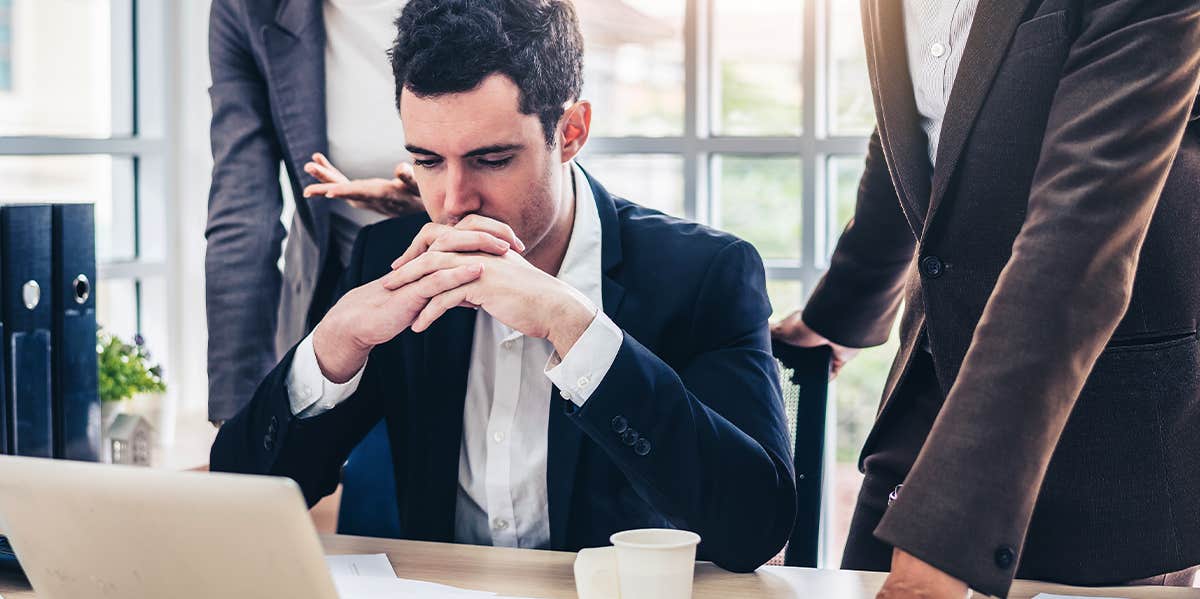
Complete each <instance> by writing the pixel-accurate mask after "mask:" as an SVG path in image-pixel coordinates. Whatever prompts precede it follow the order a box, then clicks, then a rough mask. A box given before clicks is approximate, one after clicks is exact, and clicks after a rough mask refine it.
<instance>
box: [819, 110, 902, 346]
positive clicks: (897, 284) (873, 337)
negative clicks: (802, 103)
mask: <svg viewBox="0 0 1200 599" xmlns="http://www.w3.org/2000/svg"><path fill="white" fill-rule="evenodd" d="M916 245H917V240H916V237H915V236H914V235H913V231H912V229H911V228H910V227H909V225H908V221H907V220H905V218H904V212H903V210H902V209H901V206H900V200H899V199H898V198H897V196H896V188H895V186H894V185H893V182H892V178H891V175H890V174H889V172H888V167H887V164H886V163H885V162H884V157H883V148H882V147H881V145H880V142H879V131H878V129H876V131H875V132H874V133H873V134H872V135H871V141H870V144H869V145H868V147H867V164H866V170H864V171H863V176H862V180H861V182H860V183H859V186H858V201H857V203H856V205H855V208H854V218H853V219H852V220H851V221H850V224H848V225H847V226H846V230H845V231H844V232H843V233H842V236H841V238H840V239H839V240H838V244H837V248H836V249H835V250H834V252H833V258H832V259H831V260H830V264H829V270H828V272H826V273H825V276H824V277H822V278H821V282H820V283H818V284H817V287H816V289H814V290H813V293H812V296H811V297H810V298H809V300H808V303H807V304H806V306H805V308H804V314H803V317H804V323H805V324H807V325H808V326H809V327H811V328H812V329H813V330H814V331H816V332H817V333H819V334H821V335H822V336H823V337H825V338H826V339H829V340H830V341H833V342H834V343H837V344H838V345H845V346H847V347H870V346H873V345H880V344H882V343H883V342H885V341H887V338H888V333H889V332H891V330H892V323H893V322H894V321H895V320H896V311H897V310H898V309H899V308H900V299H901V296H902V292H903V290H904V279H905V276H904V275H905V273H906V272H907V271H908V267H909V265H910V264H911V263H912V259H913V252H915V251H916Z"/></svg>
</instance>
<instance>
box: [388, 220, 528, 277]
mask: <svg viewBox="0 0 1200 599" xmlns="http://www.w3.org/2000/svg"><path fill="white" fill-rule="evenodd" d="M509 248H512V249H513V250H516V252H517V253H519V254H522V253H525V244H524V243H522V242H521V240H520V239H518V238H517V234H516V233H514V232H513V230H512V228H511V227H509V226H508V225H506V224H504V223H502V222H500V221H498V220H495V219H492V218H488V217H486V216H480V215H478V214H468V215H467V216H466V217H464V218H463V219H462V220H460V221H459V222H458V223H456V224H455V225H454V226H450V225H443V224H438V223H428V224H426V225H425V226H424V227H421V230H420V231H418V232H417V236H416V237H414V238H413V240H412V243H410V244H409V246H408V249H407V250H405V251H404V253H403V254H401V255H400V257H399V258H396V259H395V260H393V261H392V270H396V269H397V268H400V267H401V266H404V265H405V264H408V263H409V262H410V261H412V260H413V259H414V258H416V257H417V256H420V255H421V254H424V253H425V252H427V251H430V250H433V251H442V252H487V253H489V254H495V255H497V256H503V255H504V253H505V252H507V251H508V250H509Z"/></svg>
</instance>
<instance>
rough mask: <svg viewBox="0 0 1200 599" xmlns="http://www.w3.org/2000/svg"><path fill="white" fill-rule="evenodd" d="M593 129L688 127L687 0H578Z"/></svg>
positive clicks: (610, 133) (607, 133) (622, 132)
mask: <svg viewBox="0 0 1200 599" xmlns="http://www.w3.org/2000/svg"><path fill="white" fill-rule="evenodd" d="M575 8H576V11H577V12H578V13H579V21H580V25H581V26H582V28H583V38H584V44H585V45H586V50H585V53H584V76H583V81H584V85H583V96H584V97H585V98H587V99H589V100H591V101H592V105H593V107H594V114H593V119H592V127H593V128H592V135H596V136H602V137H619V136H630V135H633V136H651V137H662V136H671V135H680V134H682V133H683V96H684V88H683V77H684V68H683V13H684V2H683V1H682V0H576V1H575Z"/></svg>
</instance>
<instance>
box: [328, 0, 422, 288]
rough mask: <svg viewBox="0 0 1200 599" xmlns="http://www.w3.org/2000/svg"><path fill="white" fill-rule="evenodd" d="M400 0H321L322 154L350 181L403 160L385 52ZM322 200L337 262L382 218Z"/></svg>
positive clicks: (386, 172)
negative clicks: (325, 151) (324, 147)
mask: <svg viewBox="0 0 1200 599" xmlns="http://www.w3.org/2000/svg"><path fill="white" fill-rule="evenodd" d="M405 3H406V2H405V0H324V2H323V3H322V6H321V9H322V16H323V18H324V20H325V125H326V126H325V129H326V137H327V139H328V142H329V159H330V161H332V162H333V165H334V166H336V167H337V168H338V170H340V171H342V173H343V174H345V175H346V176H347V177H349V178H350V179H370V178H377V177H378V178H384V179H390V178H391V177H392V173H393V171H394V169H395V168H396V163H398V162H401V161H406V160H408V159H409V155H408V152H407V151H406V150H405V149H404V128H403V127H402V126H401V124H400V115H399V113H397V112H396V103H395V101H394V100H393V98H395V97H396V93H395V78H394V77H393V75H392V65H391V63H390V62H388V57H387V51H388V49H389V48H391V47H392V41H393V40H394V39H395V38H396V26H395V24H394V23H395V21H396V17H397V16H398V15H399V14H400V10H401V9H402V8H404V5H405ZM312 201H314V202H330V204H329V208H330V240H331V241H332V242H333V243H334V245H335V246H336V247H337V248H338V255H339V257H340V258H341V261H342V264H343V265H344V264H345V263H346V262H348V261H349V260H350V250H351V249H352V248H353V247H354V238H355V237H356V236H357V235H358V230H359V229H361V228H362V227H363V226H365V225H369V224H371V223H375V222H379V221H380V220H383V219H384V218H386V217H385V216H383V215H381V214H379V213H378V212H373V211H371V210H363V209H359V208H355V207H353V206H351V205H350V204H348V203H346V202H345V201H344V200H326V199H324V198H315V199H313V200H312Z"/></svg>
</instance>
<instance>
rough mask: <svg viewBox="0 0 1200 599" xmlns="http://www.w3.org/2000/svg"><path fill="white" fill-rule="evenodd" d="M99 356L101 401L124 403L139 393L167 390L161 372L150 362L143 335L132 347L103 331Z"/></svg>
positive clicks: (98, 336) (98, 340)
mask: <svg viewBox="0 0 1200 599" xmlns="http://www.w3.org/2000/svg"><path fill="white" fill-rule="evenodd" d="M96 354H97V355H98V358H99V361H100V401H121V400H124V399H129V398H131V397H133V396H134V395H135V394H137V393H161V392H163V391H166V390H167V386H166V385H165V384H164V383H163V380H162V368H161V367H160V366H159V365H158V364H152V363H151V362H150V352H149V351H148V350H147V349H146V346H145V343H144V342H143V340H142V337H141V335H138V336H137V337H135V338H134V344H133V345H130V344H128V343H125V342H124V341H121V339H119V338H118V337H116V336H115V335H110V334H108V333H106V332H105V331H104V330H103V329H101V330H100V331H98V335H97V343H96Z"/></svg>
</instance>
